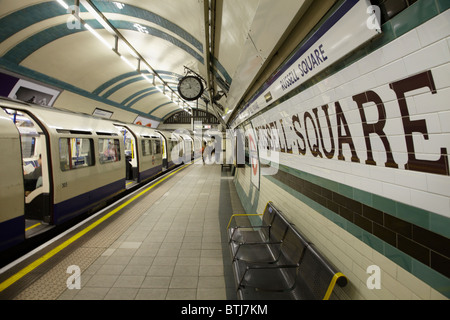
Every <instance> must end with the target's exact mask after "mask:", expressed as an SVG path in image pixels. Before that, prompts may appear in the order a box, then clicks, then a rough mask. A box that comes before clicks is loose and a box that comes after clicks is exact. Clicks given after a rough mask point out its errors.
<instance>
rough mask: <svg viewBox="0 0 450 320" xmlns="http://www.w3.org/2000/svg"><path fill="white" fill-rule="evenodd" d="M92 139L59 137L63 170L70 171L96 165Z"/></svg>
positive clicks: (60, 159)
mask: <svg viewBox="0 0 450 320" xmlns="http://www.w3.org/2000/svg"><path fill="white" fill-rule="evenodd" d="M94 159H95V158H94V143H93V140H92V139H84V138H61V139H59V161H60V167H61V170H62V171H69V170H74V169H79V168H85V167H90V166H93V165H95V160H94Z"/></svg>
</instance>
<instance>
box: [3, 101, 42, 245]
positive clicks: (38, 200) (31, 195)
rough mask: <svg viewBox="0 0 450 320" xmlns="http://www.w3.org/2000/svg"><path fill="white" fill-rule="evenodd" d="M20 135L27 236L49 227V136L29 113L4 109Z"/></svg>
mask: <svg viewBox="0 0 450 320" xmlns="http://www.w3.org/2000/svg"><path fill="white" fill-rule="evenodd" d="M4 110H5V112H6V113H7V114H8V115H9V116H10V117H11V119H12V120H13V122H14V124H15V125H16V127H17V130H18V131H19V134H20V140H21V145H22V164H23V179H24V191H25V192H24V196H25V222H26V225H25V227H26V235H27V237H31V236H33V235H35V234H36V233H40V232H43V231H46V230H47V229H48V228H51V226H50V225H49V222H50V220H51V216H50V214H51V213H50V207H51V205H50V202H51V188H50V177H49V165H48V154H47V150H48V139H47V137H46V135H45V133H44V129H43V128H42V127H41V126H40V125H39V124H38V122H37V121H36V120H34V119H33V118H32V117H31V115H29V114H27V113H26V112H23V111H20V110H14V109H9V108H4Z"/></svg>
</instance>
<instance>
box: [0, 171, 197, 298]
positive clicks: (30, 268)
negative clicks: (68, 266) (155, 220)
mask: <svg viewBox="0 0 450 320" xmlns="http://www.w3.org/2000/svg"><path fill="white" fill-rule="evenodd" d="M189 165H190V164H187V165H185V166H184V167H182V168H180V169H178V170H176V171H174V172H172V173H171V174H169V175H168V176H167V177H164V178H163V179H161V180H159V181H157V182H156V183H155V184H153V185H152V186H150V187H149V188H147V189H145V190H144V191H142V192H141V193H139V194H138V195H136V196H134V197H133V198H131V199H130V200H128V201H127V202H125V203H124V204H122V205H120V206H119V207H117V208H116V209H114V210H113V211H111V212H110V213H108V214H107V215H105V216H104V217H103V218H101V219H99V220H97V221H96V222H94V223H92V224H91V225H90V226H88V227H87V228H85V229H84V230H82V231H80V232H78V233H77V234H76V235H74V236H73V237H72V238H70V239H68V240H67V241H65V242H64V243H62V244H60V245H59V246H57V247H56V248H54V249H53V250H51V251H50V252H48V253H47V254H45V255H44V256H42V257H41V258H39V259H37V260H36V261H34V262H33V263H31V264H30V265H28V266H27V267H25V268H23V269H22V270H20V271H19V272H18V273H16V274H15V275H13V276H11V277H10V278H8V279H7V280H5V281H4V282H2V283H1V284H0V292H2V291H3V290H5V289H6V288H8V287H9V286H11V285H12V284H14V283H15V282H16V281H18V280H19V279H21V278H22V277H24V276H25V275H27V274H28V273H30V272H31V271H33V270H34V269H36V268H37V267H38V266H40V265H41V264H43V263H44V262H45V261H47V260H48V259H50V258H51V257H53V256H54V255H56V254H57V253H58V252H60V251H61V250H63V249H64V248H66V247H67V246H69V245H70V244H72V243H73V242H75V241H76V240H78V239H79V238H81V237H82V236H84V235H85V234H86V233H88V232H89V231H91V230H92V229H94V228H95V227H96V226H98V225H99V224H101V223H102V222H104V221H105V220H107V219H109V218H110V217H112V216H113V215H114V214H116V213H117V212H119V211H120V210H122V209H123V208H125V207H126V206H128V205H129V204H130V203H132V202H134V201H135V200H136V199H138V198H140V197H141V196H142V195H144V194H146V193H147V192H148V191H150V190H151V189H153V188H154V187H156V186H157V185H158V184H160V183H161V182H163V181H164V180H166V179H167V178H169V177H171V176H172V175H174V174H176V173H177V172H179V171H181V170H183V169H185V168H186V167H188V166H189Z"/></svg>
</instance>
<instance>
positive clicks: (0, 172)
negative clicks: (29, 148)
mask: <svg viewBox="0 0 450 320" xmlns="http://www.w3.org/2000/svg"><path fill="white" fill-rule="evenodd" d="M0 148H1V150H2V152H0V163H1V165H0V186H1V187H0V204H1V212H0V251H3V250H6V249H8V248H10V247H12V246H14V245H16V244H18V243H20V242H22V241H23V240H24V239H25V218H24V210H25V204H24V201H23V197H24V180H23V168H22V159H21V150H20V135H19V132H18V131H17V129H16V127H15V125H14V123H13V122H12V121H11V120H10V118H9V115H8V114H7V113H6V112H5V111H4V110H3V109H1V108H0Z"/></svg>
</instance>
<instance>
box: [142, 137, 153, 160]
mask: <svg viewBox="0 0 450 320" xmlns="http://www.w3.org/2000/svg"><path fill="white" fill-rule="evenodd" d="M152 150H153V148H152V141H151V140H142V155H143V156H144V157H146V156H151V155H152Z"/></svg>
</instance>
